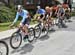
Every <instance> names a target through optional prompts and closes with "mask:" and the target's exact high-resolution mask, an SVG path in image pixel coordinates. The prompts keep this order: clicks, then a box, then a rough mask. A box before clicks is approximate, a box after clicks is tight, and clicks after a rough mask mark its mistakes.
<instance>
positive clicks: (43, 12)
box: [37, 9, 46, 14]
mask: <svg viewBox="0 0 75 55" xmlns="http://www.w3.org/2000/svg"><path fill="white" fill-rule="evenodd" d="M45 12H46V11H45V10H44V9H39V10H37V13H38V14H45Z"/></svg>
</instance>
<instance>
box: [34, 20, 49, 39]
mask: <svg viewBox="0 0 75 55" xmlns="http://www.w3.org/2000/svg"><path fill="white" fill-rule="evenodd" d="M34 29H35V38H39V37H40V36H42V35H47V34H48V31H49V25H48V23H46V25H45V27H44V25H43V23H42V22H40V21H38V24H37V25H36V26H35V27H34Z"/></svg>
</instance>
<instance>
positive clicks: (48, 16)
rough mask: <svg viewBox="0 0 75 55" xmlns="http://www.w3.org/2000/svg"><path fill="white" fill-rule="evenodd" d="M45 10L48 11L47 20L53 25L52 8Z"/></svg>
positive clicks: (47, 7)
mask: <svg viewBox="0 0 75 55" xmlns="http://www.w3.org/2000/svg"><path fill="white" fill-rule="evenodd" d="M45 10H46V14H45V19H46V20H47V22H48V23H49V24H51V23H52V19H51V18H52V7H49V6H46V7H45Z"/></svg>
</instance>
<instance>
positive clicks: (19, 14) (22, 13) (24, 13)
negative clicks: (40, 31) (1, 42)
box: [13, 10, 29, 23]
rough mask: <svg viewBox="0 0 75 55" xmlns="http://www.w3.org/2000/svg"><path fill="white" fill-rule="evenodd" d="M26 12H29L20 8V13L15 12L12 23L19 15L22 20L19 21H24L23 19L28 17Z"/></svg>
mask: <svg viewBox="0 0 75 55" xmlns="http://www.w3.org/2000/svg"><path fill="white" fill-rule="evenodd" d="M28 13H29V12H28V11H27V10H22V12H21V13H20V12H17V14H16V18H15V20H14V22H13V23H15V22H17V20H18V17H19V16H21V17H22V21H21V22H24V21H25V19H26V18H27V17H28Z"/></svg>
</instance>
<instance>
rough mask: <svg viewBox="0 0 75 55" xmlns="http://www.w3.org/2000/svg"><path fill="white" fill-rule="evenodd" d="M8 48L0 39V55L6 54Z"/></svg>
mask: <svg viewBox="0 0 75 55" xmlns="http://www.w3.org/2000/svg"><path fill="white" fill-rule="evenodd" d="M8 53H9V48H8V45H7V44H6V43H5V42H4V41H0V55H8Z"/></svg>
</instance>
